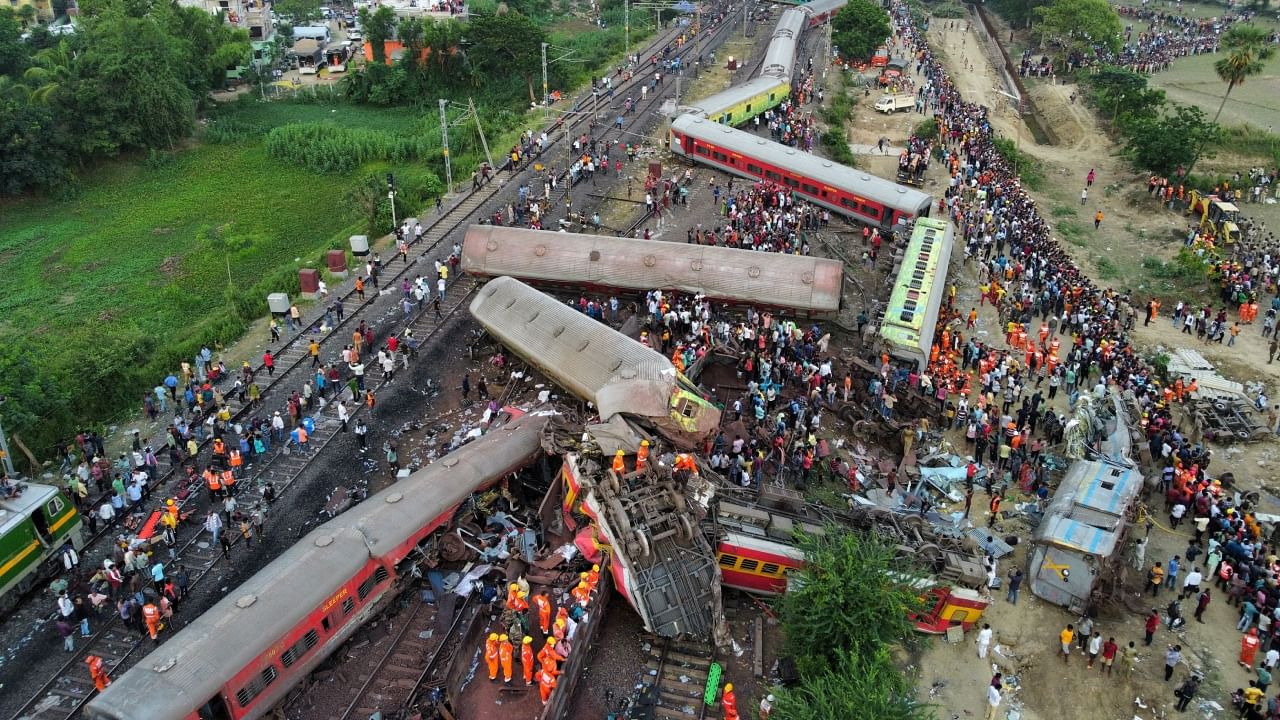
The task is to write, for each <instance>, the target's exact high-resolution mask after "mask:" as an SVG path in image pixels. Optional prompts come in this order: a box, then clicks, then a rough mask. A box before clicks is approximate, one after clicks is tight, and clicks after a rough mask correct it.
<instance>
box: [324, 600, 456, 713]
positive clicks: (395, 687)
mask: <svg viewBox="0 0 1280 720" xmlns="http://www.w3.org/2000/svg"><path fill="white" fill-rule="evenodd" d="M454 597H456V596H446V598H442V599H441V601H440V602H441V604H440V605H433V604H429V603H426V602H424V601H423V600H422V598H421V595H419V596H418V597H416V598H415V599H414V600H413V601H412V603H411V604H410V605H409V607H407V608H405V609H404V610H403V611H402V612H400V613H399V614H398V615H395V616H393V617H392V618H391V619H390V620H389V621H388V622H392V623H395V622H398V623H399V626H398V627H397V628H395V629H394V630H393V631H392V634H391V637H390V640H389V641H388V642H387V647H386V648H385V649H384V650H383V651H382V653H381V654H380V655H378V656H377V657H376V659H375V661H374V664H373V667H371V668H369V669H368V670H367V671H365V672H364V673H362V674H360V675H359V676H357V678H356V679H357V681H358V682H359V684H358V685H355V684H353V687H352V690H353V692H352V693H351V700H350V701H349V702H347V703H346V704H345V706H344V705H338V704H336V703H335V705H334V706H333V707H332V708H329V709H328V710H329V712H328V713H327V714H318V715H316V716H315V717H325V718H328V719H329V720H351V719H352V718H360V719H363V718H367V717H370V716H372V715H374V714H375V713H379V712H380V713H382V716H383V717H385V718H388V719H390V718H396V717H400V716H401V715H402V712H401V711H405V710H408V709H409V708H411V707H412V706H413V705H414V704H415V703H416V702H418V701H419V700H420V699H423V698H424V697H425V695H426V694H427V693H428V692H429V691H430V690H431V689H432V688H434V687H438V686H439V685H441V684H442V683H443V674H444V673H445V671H447V669H448V663H447V662H446V661H447V660H448V659H451V658H452V657H453V655H454V653H455V652H456V651H457V649H458V647H459V645H460V644H461V642H462V638H461V637H460V632H459V631H460V629H462V628H465V627H467V626H468V625H469V624H470V622H471V621H472V619H473V618H474V617H475V615H476V613H477V612H479V606H478V605H477V604H475V603H473V602H472V599H471V598H470V597H468V598H467V599H466V600H464V601H461V604H455V603H453V602H450V601H449V600H450V599H451V598H454ZM321 710H325V708H321Z"/></svg>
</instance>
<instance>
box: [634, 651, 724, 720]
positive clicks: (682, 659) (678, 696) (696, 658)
mask: <svg viewBox="0 0 1280 720" xmlns="http://www.w3.org/2000/svg"><path fill="white" fill-rule="evenodd" d="M648 646H649V657H648V658H647V659H646V660H645V664H644V672H645V674H646V676H647V677H648V679H646V680H645V681H644V682H645V684H646V685H647V686H648V687H647V688H646V689H645V691H644V693H643V694H646V695H648V697H649V698H650V699H652V701H653V717H654V718H655V719H656V720H689V719H690V718H696V720H702V719H703V718H705V717H707V712H708V711H709V710H713V709H715V708H717V707H718V705H719V703H718V701H717V702H714V703H712V704H710V705H708V704H707V703H706V702H704V700H705V696H706V689H707V679H708V677H710V676H712V675H714V676H715V680H716V684H717V685H718V684H719V682H718V681H719V677H720V665H719V664H718V663H716V661H715V655H714V652H713V651H712V648H711V646H710V645H706V644H699V643H687V642H679V641H673V640H670V639H668V638H660V637H657V636H651V637H649V638H648ZM713 666H714V668H713ZM716 697H717V696H716V695H715V694H713V695H712V698H713V699H714V698H716ZM642 702H644V701H642ZM717 717H718V716H717Z"/></svg>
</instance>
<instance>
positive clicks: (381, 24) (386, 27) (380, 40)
mask: <svg viewBox="0 0 1280 720" xmlns="http://www.w3.org/2000/svg"><path fill="white" fill-rule="evenodd" d="M359 19H360V27H362V28H364V40H365V42H367V43H369V47H370V48H371V52H372V53H373V61H374V62H375V63H378V64H382V63H385V62H386V61H387V41H388V40H390V39H391V38H392V37H394V33H395V27H396V13H395V11H394V10H392V9H391V8H389V7H387V6H385V5H383V6H382V7H379V8H378V9H377V10H375V11H373V12H369V8H367V7H365V8H360V14H359Z"/></svg>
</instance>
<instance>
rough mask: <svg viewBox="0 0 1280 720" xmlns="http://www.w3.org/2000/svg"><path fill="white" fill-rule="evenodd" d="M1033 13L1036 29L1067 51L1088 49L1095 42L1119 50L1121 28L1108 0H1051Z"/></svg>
mask: <svg viewBox="0 0 1280 720" xmlns="http://www.w3.org/2000/svg"><path fill="white" fill-rule="evenodd" d="M1035 14H1036V16H1037V17H1039V18H1040V25H1039V26H1038V27H1037V28H1036V33H1037V34H1038V35H1039V36H1040V37H1041V38H1042V39H1044V40H1049V41H1052V42H1055V43H1057V44H1058V45H1060V46H1062V47H1063V48H1064V49H1066V50H1067V51H1069V52H1080V53H1083V52H1087V51H1088V50H1090V49H1092V48H1093V46H1094V45H1102V46H1103V47H1106V48H1107V49H1108V50H1110V51H1111V52H1113V53H1114V52H1119V51H1120V44H1121V43H1120V32H1121V31H1122V30H1123V29H1124V28H1123V26H1122V25H1121V23H1120V16H1119V15H1117V14H1116V11H1115V9H1114V8H1112V7H1111V5H1110V4H1109V3H1108V2H1107V0H1053V2H1052V3H1050V4H1049V5H1047V6H1045V7H1041V8H1036V10H1035Z"/></svg>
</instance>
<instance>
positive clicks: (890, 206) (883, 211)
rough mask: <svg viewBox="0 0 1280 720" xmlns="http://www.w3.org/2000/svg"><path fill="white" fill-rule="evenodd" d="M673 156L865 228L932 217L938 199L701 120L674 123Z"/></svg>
mask: <svg viewBox="0 0 1280 720" xmlns="http://www.w3.org/2000/svg"><path fill="white" fill-rule="evenodd" d="M671 152H673V153H675V154H677V155H683V156H685V157H687V158H689V159H690V160H692V161H693V162H697V163H702V164H703V165H709V166H711V167H714V168H718V169H720V170H724V171H725V172H730V173H733V174H734V175H740V176H742V177H745V178H750V179H753V180H765V181H768V182H775V183H778V184H779V185H783V186H785V187H787V188H790V189H791V191H792V192H794V193H795V194H796V195H798V196H800V197H802V198H804V199H805V200H808V201H810V202H812V203H815V204H817V205H821V206H823V207H826V208H829V209H831V210H834V211H835V212H837V213H840V214H841V215H845V216H846V217H849V218H852V219H854V220H857V221H859V222H861V223H864V224H867V225H872V226H874V227H879V228H881V229H882V230H891V229H893V227H894V226H895V225H897V224H899V223H903V224H909V223H910V222H911V221H913V220H914V219H915V218H918V217H926V216H928V215H929V209H930V207H932V205H933V198H932V197H931V196H930V195H929V194H928V193H924V192H921V191H920V190H917V189H915V188H912V187H907V186H906V185H899V184H898V183H895V182H892V181H890V180H885V179H884V178H879V177H876V176H874V175H869V174H867V173H865V172H863V171H861V170H854V169H852V168H849V167H845V166H844V165H840V164H839V163H834V162H831V161H830V160H825V159H823V158H820V157H818V156H816V155H812V154H810V153H806V152H804V151H802V150H797V149H796V148H792V147H787V146H786V145H782V144H780V143H776V142H773V141H770V140H765V139H764V138H761V137H757V136H755V135H752V134H750V133H746V132H742V131H741V130H735V129H733V128H730V127H725V126H723V125H719V124H717V123H714V122H712V121H710V120H707V119H705V118H701V117H697V116H695V115H681V116H679V117H677V118H676V119H675V120H673V121H672V122H671Z"/></svg>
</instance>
